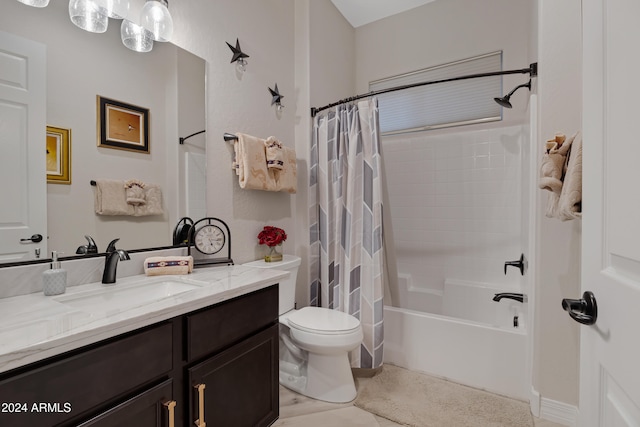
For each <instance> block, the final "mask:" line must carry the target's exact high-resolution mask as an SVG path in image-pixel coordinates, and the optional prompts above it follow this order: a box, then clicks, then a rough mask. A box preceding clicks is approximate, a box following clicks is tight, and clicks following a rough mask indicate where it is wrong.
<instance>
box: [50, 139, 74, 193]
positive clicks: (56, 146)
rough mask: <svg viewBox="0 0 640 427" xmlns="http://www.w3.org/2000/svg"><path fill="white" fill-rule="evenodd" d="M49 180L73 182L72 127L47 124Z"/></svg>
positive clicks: (51, 181) (58, 182)
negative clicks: (65, 127) (66, 127)
mask: <svg viewBox="0 0 640 427" xmlns="http://www.w3.org/2000/svg"><path fill="white" fill-rule="evenodd" d="M47 182H48V183H50V184H71V129H64V128H58V127H54V126H47Z"/></svg>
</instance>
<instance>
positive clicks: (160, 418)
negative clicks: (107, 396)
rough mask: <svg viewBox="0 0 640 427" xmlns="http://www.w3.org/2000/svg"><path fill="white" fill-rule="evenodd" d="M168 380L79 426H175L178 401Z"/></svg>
mask: <svg viewBox="0 0 640 427" xmlns="http://www.w3.org/2000/svg"><path fill="white" fill-rule="evenodd" d="M172 388H173V384H172V381H171V380H166V381H164V382H163V383H161V384H158V385H157V386H155V387H153V388H151V389H149V390H147V391H145V392H142V393H140V394H138V395H136V396H135V397H133V398H131V399H128V400H127V401H125V402H123V403H121V404H120V405H118V406H116V407H114V408H112V409H110V410H108V411H105V412H103V413H102V414H100V415H98V416H96V417H94V418H92V419H90V420H89V421H87V422H84V423H82V424H80V425H79V426H78V427H113V426H118V427H173V426H174V422H175V415H174V412H175V405H176V402H175V400H173V397H172Z"/></svg>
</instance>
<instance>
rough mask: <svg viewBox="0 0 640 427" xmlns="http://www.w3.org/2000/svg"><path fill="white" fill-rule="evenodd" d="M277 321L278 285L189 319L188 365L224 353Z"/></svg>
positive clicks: (195, 314)
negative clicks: (218, 352)
mask: <svg viewBox="0 0 640 427" xmlns="http://www.w3.org/2000/svg"><path fill="white" fill-rule="evenodd" d="M277 319H278V285H273V286H269V287H268V288H264V289H261V290H259V291H256V292H252V293H250V294H248V295H244V296H241V297H238V298H234V299H232V300H229V301H225V302H223V303H220V304H217V305H215V306H213V307H211V308H208V309H205V310H203V311H200V312H197V313H194V314H191V315H188V316H187V361H189V362H191V361H193V360H196V359H198V358H200V357H203V356H206V355H208V354H211V353H213V352H215V351H218V350H220V349H223V348H225V347H227V346H229V345H231V344H233V343H235V342H238V341H240V340H242V339H244V338H246V337H247V336H249V335H251V334H253V333H255V332H257V331H259V330H260V329H262V328H264V327H266V326H268V325H270V324H272V323H273V322H275V321H277Z"/></svg>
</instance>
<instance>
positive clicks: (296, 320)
mask: <svg viewBox="0 0 640 427" xmlns="http://www.w3.org/2000/svg"><path fill="white" fill-rule="evenodd" d="M244 265H245V266H249V267H259V268H272V269H276V270H286V271H289V272H291V274H290V275H289V277H288V278H287V279H284V280H282V281H281V282H280V285H279V286H280V288H279V301H278V302H279V315H280V317H279V319H280V384H282V385H283V386H285V387H287V388H289V389H291V390H293V391H295V392H297V393H300V394H303V395H305V396H309V397H312V398H314V399H319V400H324V401H326V402H335V403H343V402H349V401H351V400H353V399H355V397H356V387H355V384H354V382H353V375H352V374H351V365H350V363H349V356H348V355H349V352H350V351H351V350H353V349H355V348H356V347H358V346H359V345H360V343H361V342H362V327H361V326H360V321H359V320H358V319H357V318H355V317H354V316H351V315H350V314H347V313H342V312H340V311H336V310H330V309H327V308H319V307H304V308H301V309H300V310H295V309H294V304H295V292H296V276H297V274H298V266H299V265H300V258H299V257H297V256H292V255H284V259H283V260H282V261H279V262H265V261H264V260H258V261H253V262H250V263H247V264H244Z"/></svg>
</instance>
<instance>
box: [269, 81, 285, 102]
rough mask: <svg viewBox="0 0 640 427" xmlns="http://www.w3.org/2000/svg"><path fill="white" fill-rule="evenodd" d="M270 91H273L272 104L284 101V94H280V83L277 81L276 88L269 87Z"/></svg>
mask: <svg viewBox="0 0 640 427" xmlns="http://www.w3.org/2000/svg"><path fill="white" fill-rule="evenodd" d="M269 92H271V96H272V98H271V105H273V104H276V105H280V103H281V102H282V98H284V95H280V92H279V91H278V83H276V88H275V89H271V88H269Z"/></svg>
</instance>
